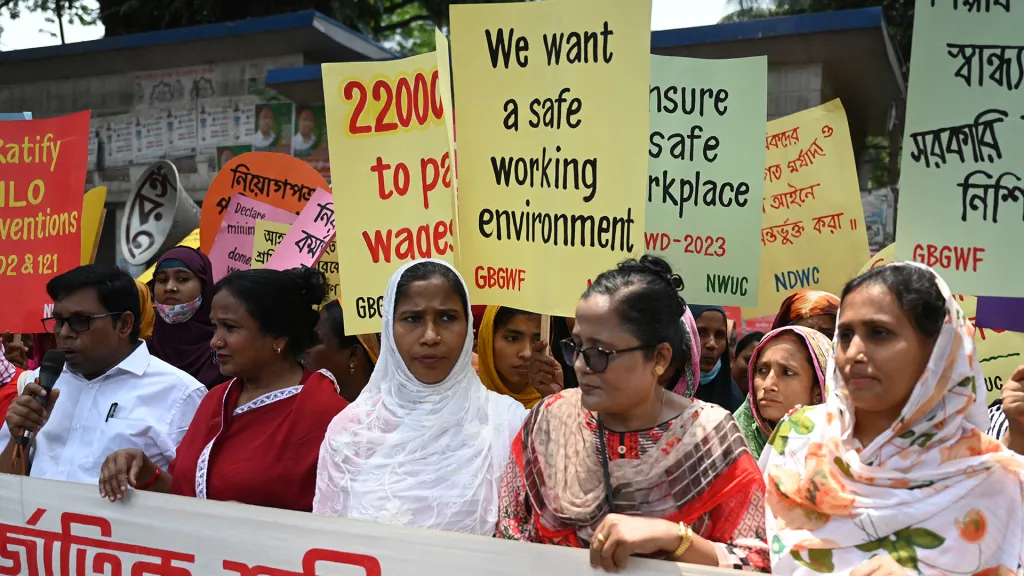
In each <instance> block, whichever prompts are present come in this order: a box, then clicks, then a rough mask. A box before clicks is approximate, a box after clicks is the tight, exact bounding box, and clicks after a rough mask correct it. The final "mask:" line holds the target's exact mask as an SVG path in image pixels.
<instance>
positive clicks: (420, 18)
mask: <svg viewBox="0 0 1024 576" xmlns="http://www.w3.org/2000/svg"><path fill="white" fill-rule="evenodd" d="M417 22H434V24H435V25H436V24H437V22H435V21H434V17H433V16H431V15H430V14H417V15H415V16H410V17H409V18H406V19H405V20H399V21H398V22H393V23H391V24H385V25H383V26H377V27H376V29H375V30H374V31H375V32H376V33H377V34H386V33H388V32H394V31H395V30H401V29H402V28H405V27H406V26H409V25H410V24H415V23H417Z"/></svg>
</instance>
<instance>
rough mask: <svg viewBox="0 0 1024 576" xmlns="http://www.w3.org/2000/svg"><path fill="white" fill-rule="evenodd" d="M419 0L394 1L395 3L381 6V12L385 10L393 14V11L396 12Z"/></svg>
mask: <svg viewBox="0 0 1024 576" xmlns="http://www.w3.org/2000/svg"><path fill="white" fill-rule="evenodd" d="M419 1H420V0H400V1H399V2H396V3H395V4H388V5H387V6H381V12H384V11H387V12H391V13H392V14H394V13H395V12H398V11H399V10H401V9H402V8H405V7H406V6H412V5H413V4H416V3H417V2H419Z"/></svg>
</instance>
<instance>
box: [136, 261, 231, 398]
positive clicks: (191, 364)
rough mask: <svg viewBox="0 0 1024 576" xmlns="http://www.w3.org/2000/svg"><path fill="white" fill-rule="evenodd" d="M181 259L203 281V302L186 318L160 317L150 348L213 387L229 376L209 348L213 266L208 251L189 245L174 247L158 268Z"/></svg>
mask: <svg viewBox="0 0 1024 576" xmlns="http://www.w3.org/2000/svg"><path fill="white" fill-rule="evenodd" d="M170 259H174V260H180V261H181V262H182V263H183V264H184V265H185V266H187V267H188V269H189V270H190V271H191V272H192V273H193V274H195V275H196V277H197V278H198V279H199V281H200V282H202V284H203V289H202V292H201V293H200V295H201V296H202V299H203V302H202V304H201V305H200V306H199V309H198V310H196V313H195V314H194V315H193V316H192V318H190V319H189V320H188V321H187V322H182V323H181V324H168V323H167V322H164V320H163V318H160V317H157V318H156V323H155V325H154V327H153V337H152V338H150V339H149V341H148V345H149V351H150V353H152V354H153V355H154V356H156V357H157V358H160V359H161V360H163V361H165V362H167V363H168V364H171V365H173V366H177V367H178V368H180V369H182V370H184V371H185V372H187V373H189V374H191V375H192V377H193V378H195V379H196V380H198V381H200V382H202V383H203V384H204V385H206V387H207V388H213V387H214V386H216V385H217V384H220V383H221V382H224V381H226V380H227V379H228V378H227V377H226V376H224V375H222V374H221V373H220V367H219V366H218V365H217V363H216V362H215V361H214V357H213V352H212V350H211V348H210V339H211V338H213V332H214V328H213V323H212V322H210V306H211V304H212V303H213V273H212V270H213V266H212V265H211V264H210V259H209V258H207V257H206V254H203V253H202V252H200V251H198V250H196V249H194V248H189V247H187V246H178V247H176V248H171V249H170V250H168V251H167V252H165V253H164V255H163V256H161V257H160V260H158V261H157V264H156V269H157V270H159V269H160V264H162V263H163V262H164V261H165V260H170Z"/></svg>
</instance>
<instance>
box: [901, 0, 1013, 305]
mask: <svg viewBox="0 0 1024 576" xmlns="http://www.w3.org/2000/svg"><path fill="white" fill-rule="evenodd" d="M1015 4H1016V5H1014V6H1013V9H1012V10H1011V7H1010V2H1009V0H1006V1H999V0H997V1H995V2H991V1H986V2H984V3H982V2H957V1H955V0H941V1H936V0H917V4H916V11H915V13H914V44H913V52H914V66H913V67H912V68H911V71H910V72H911V73H910V86H909V93H908V97H907V119H906V132H905V136H904V139H903V143H904V145H903V157H902V160H903V161H902V163H901V171H902V175H901V179H900V203H899V222H898V223H897V228H898V229H899V238H900V241H899V242H898V243H897V254H896V255H897V257H898V258H900V259H904V260H911V259H913V260H917V261H919V262H923V263H925V264H928V265H929V266H932V267H934V268H935V269H936V270H937V271H938V272H939V273H940V274H942V276H943V277H944V278H945V279H946V281H947V282H949V285H950V287H952V289H953V290H956V291H957V292H962V293H965V294H977V295H979V296H1017V297H1020V296H1024V267H1021V266H1020V247H1021V245H1022V244H1024V226H1022V225H1021V222H1022V221H1024V216H1022V210H1021V207H1022V205H1024V167H1022V166H1020V159H1021V156H1022V154H1024V132H1022V131H1021V130H1019V126H1020V123H1021V120H1022V119H1024V116H1021V114H1022V113H1024V110H1022V109H1021V106H1020V104H1021V101H1022V98H1024V91H1022V87H1024V64H1022V62H1024V45H1022V43H1021V40H1020V38H1021V30H1022V29H1024V5H1021V4H1019V3H1015ZM1000 208H1002V211H1000Z"/></svg>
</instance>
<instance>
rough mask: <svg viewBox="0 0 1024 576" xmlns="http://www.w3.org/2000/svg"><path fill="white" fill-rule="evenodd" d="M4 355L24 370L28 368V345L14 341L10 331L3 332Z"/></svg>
mask: <svg viewBox="0 0 1024 576" xmlns="http://www.w3.org/2000/svg"><path fill="white" fill-rule="evenodd" d="M3 342H4V357H5V358H6V359H7V361H8V362H10V363H11V364H14V365H15V366H17V367H18V368H21V369H22V370H27V369H28V352H29V350H28V346H25V345H24V344H22V343H20V342H15V341H14V336H12V335H11V333H10V332H4V333H3Z"/></svg>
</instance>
